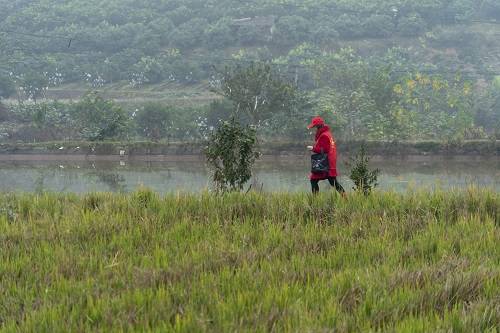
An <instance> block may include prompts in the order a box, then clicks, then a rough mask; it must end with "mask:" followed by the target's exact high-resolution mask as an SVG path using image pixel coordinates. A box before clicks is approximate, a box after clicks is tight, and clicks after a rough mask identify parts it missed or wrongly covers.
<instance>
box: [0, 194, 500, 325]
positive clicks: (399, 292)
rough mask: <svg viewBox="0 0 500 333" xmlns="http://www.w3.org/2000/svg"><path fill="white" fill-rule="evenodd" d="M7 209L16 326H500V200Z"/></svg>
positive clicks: (29, 205) (5, 205)
mask: <svg viewBox="0 0 500 333" xmlns="http://www.w3.org/2000/svg"><path fill="white" fill-rule="evenodd" d="M0 202H1V204H0V235H1V236H0V242H1V244H2V251H1V252H0V262H1V264H0V278H1V281H2V283H1V285H0V297H1V299H2V302H0V330H2V331H4V332H18V331H89V330H94V331H95V330H99V331H114V330H167V331H185V332H192V331H214V332H220V331H252V332H253V331H308V330H311V331H321V330H334V331H340V332H358V331H398V332H428V331H453V332H494V331H495V330H496V329H498V327H499V326H500V304H499V303H498V290H499V288H500V267H499V262H498V258H499V257H500V252H499V250H500V249H499V247H498V243H499V241H500V234H499V230H498V228H499V226H500V224H499V223H500V219H499V218H500V197H499V195H498V194H497V193H492V192H488V191H484V190H476V189H469V190H465V191H463V192H447V193H442V192H434V193H427V192H425V193H424V192H410V193H406V194H396V193H374V194H373V195H372V196H370V197H364V196H363V195H352V196H349V198H348V199H347V200H345V199H341V198H338V197H337V196H334V195H332V194H328V195H320V196H318V197H316V198H312V197H311V196H309V195H305V194H293V195H291V194H265V195H264V194H257V193H250V194H247V195H242V194H230V195H224V196H212V195H209V194H201V195H184V194H176V195H169V196H166V197H164V198H160V197H158V196H157V195H156V194H154V193H152V192H149V191H147V190H140V191H138V192H136V193H133V194H130V195H112V194H87V195H85V196H82V197H79V196H76V195H62V194H40V195H13V194H2V195H1V200H0Z"/></svg>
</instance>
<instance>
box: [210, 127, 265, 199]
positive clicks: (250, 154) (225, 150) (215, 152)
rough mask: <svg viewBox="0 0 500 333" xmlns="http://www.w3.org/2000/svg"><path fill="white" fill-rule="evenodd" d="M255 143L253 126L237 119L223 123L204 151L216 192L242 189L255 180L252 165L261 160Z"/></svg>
mask: <svg viewBox="0 0 500 333" xmlns="http://www.w3.org/2000/svg"><path fill="white" fill-rule="evenodd" d="M256 143H257V137H256V130H255V129H254V128H253V127H251V126H242V125H241V124H240V123H239V122H238V121H236V120H235V119H234V118H232V119H231V120H230V121H223V122H221V123H220V125H219V127H218V128H217V130H216V131H215V132H214V133H213V134H212V136H211V137H210V139H209V142H208V146H207V148H206V150H205V154H206V157H207V162H208V164H209V166H210V167H211V168H212V170H213V175H212V180H213V182H214V185H215V188H216V190H217V192H227V191H241V190H243V186H244V185H245V184H246V183H247V182H248V181H249V180H250V179H251V178H252V166H253V164H254V163H255V160H256V159H257V158H258V157H259V153H258V152H256V151H255V146H256Z"/></svg>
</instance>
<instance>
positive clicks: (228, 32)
mask: <svg viewBox="0 0 500 333" xmlns="http://www.w3.org/2000/svg"><path fill="white" fill-rule="evenodd" d="M0 13H1V14H0V98H17V100H18V101H21V102H24V103H25V102H26V100H29V101H34V102H40V100H41V99H44V97H46V96H50V91H51V89H55V88H57V89H68V88H67V87H69V84H73V85H78V86H79V87H80V89H82V90H83V91H85V90H88V89H92V90H93V89H103V87H108V86H113V84H115V83H117V82H118V83H119V84H120V85H121V86H122V87H123V86H125V87H126V86H129V87H128V88H127V90H133V89H138V88H141V89H142V88H144V87H145V86H146V87H151V89H152V90H155V91H162V89H164V87H165V85H168V84H177V85H193V84H196V85H197V86H199V87H202V89H204V90H205V91H209V90H214V91H217V92H219V93H220V94H221V95H222V96H224V97H225V98H227V99H229V100H230V101H233V102H234V99H235V98H236V99H240V100H241V102H242V103H237V104H235V105H233V106H234V107H236V108H238V107H241V108H243V109H245V110H244V112H245V113H247V115H246V116H247V118H248V119H247V121H248V122H252V123H253V124H254V125H258V127H259V135H264V136H267V137H273V136H274V137H281V138H288V139H290V138H292V139H295V140H296V139H304V138H305V137H306V135H305V134H304V127H303V125H304V123H306V122H307V120H308V119H309V118H310V117H311V116H313V115H316V114H319V113H321V114H322V115H324V116H325V117H326V118H328V119H329V121H330V123H332V124H334V125H335V127H336V128H335V131H336V136H337V137H338V138H339V139H341V140H342V139H343V140H361V139H365V140H366V139H368V140H391V141H392V140H441V141H457V140H470V139H487V138H492V139H495V138H498V137H499V134H500V112H499V108H498V105H499V104H498V100H499V98H500V89H499V85H498V82H497V81H498V75H499V73H496V72H495V70H494V69H495V68H498V65H499V64H500V59H499V58H498V52H496V48H498V47H500V45H499V43H498V38H497V33H496V32H497V30H498V28H499V27H500V26H499V25H498V20H499V19H500V9H499V5H498V4H497V1H494V0H485V1H474V0H447V1H443V0H435V1H425V2H419V3H415V2H414V1H409V0H397V1H388V0H376V1H370V2H367V1H365V2H359V1H353V0H349V1H345V0H334V1H307V0H294V1H286V2H283V1H277V0H266V1H264V0H262V1H252V2H250V3H242V2H234V1H229V0H218V1H213V2H210V3H207V2H206V1H201V0H191V1H178V0H155V1H117V0H106V1H102V0H92V1H90V2H87V3H86V5H85V6H82V4H81V3H79V2H78V1H75V0H70V1H66V2H65V3H64V4H62V3H60V2H57V1H56V2H50V1H49V2H47V1H40V0H37V1H15V2H12V3H2V4H0ZM27 18H29V19H27ZM26 22H28V23H26ZM395 45H397V47H394V46H395ZM461 71H463V72H461ZM235 72H236V73H235ZM236 74H239V75H236ZM233 79H234V80H236V81H237V82H238V81H239V82H243V83H245V84H244V85H240V86H239V87H240V88H244V89H243V90H241V89H240V90H238V89H235V90H231V91H229V90H227V87H228V85H227V83H228V84H229V86H231V85H232V86H233V87H235V88H237V87H238V84H236V85H235V82H232V81H231V80H233ZM255 83H257V84H255ZM73 87H74V86H73ZM82 87H83V88H82ZM247 88H249V90H245V89H247ZM299 91H300V93H298V92H299ZM235 95H239V96H235ZM244 95H246V96H244ZM255 97H256V98H257V100H254V99H252V98H255ZM306 97H307V98H306ZM243 99H246V101H243ZM154 102H155V106H154V107H153V106H151V105H145V104H147V103H143V104H142V105H139V106H138V107H137V111H141V112H136V110H135V109H130V110H127V111H129V116H130V118H133V117H132V115H133V114H134V112H136V113H135V114H136V115H138V116H139V117H138V118H137V121H136V120H134V119H132V120H131V121H130V124H129V125H130V127H128V130H127V133H126V137H128V138H136V137H137V136H138V137H139V138H137V139H149V140H153V141H162V140H165V141H169V140H170V139H173V138H178V137H182V136H184V139H186V140H196V139H200V138H206V137H207V133H209V132H210V127H216V125H217V124H218V122H219V120H229V118H228V117H227V112H226V111H227V108H226V107H227V105H228V104H227V102H228V101H222V102H221V103H220V104H217V103H215V104H213V105H212V106H211V107H210V110H209V111H207V108H209V106H208V105H205V106H203V107H202V108H203V110H198V109H196V110H194V109H192V108H190V109H185V108H180V107H179V106H178V105H176V104H175V102H170V103H167V104H168V105H159V104H158V103H157V101H154ZM219 102H220V101H219ZM255 102H257V103H255ZM44 103H47V102H43V103H41V104H44ZM225 103H226V104H225ZM49 104H50V102H49ZM59 106H61V105H60V104H59ZM253 108H255V110H253ZM4 118H5V117H4ZM23 119H25V120H26V117H24V118H23ZM179 119H183V120H184V121H182V126H181V127H180V126H179V125H178V124H179V121H178V120H179ZM14 120H15V119H14ZM156 120H158V122H157V123H156V124H153V126H151V125H152V122H154V121H156ZM172 124H176V125H175V126H174V125H172ZM19 125H20V124H19V122H15V121H10V122H7V123H6V122H5V120H4V121H0V138H4V139H9V140H25V141H29V140H31V141H32V140H34V139H35V140H48V139H49V140H56V139H60V138H57V137H54V135H51V134H49V135H47V133H39V135H34V137H29V135H28V137H26V136H25V135H24V133H32V132H30V131H28V130H27V129H26V127H25V125H26V124H25V123H23V124H22V126H19ZM30 126H31V124H30ZM30 126H27V127H30ZM35 127H36V126H35ZM12 132H15V133H12ZM9 133H10V134H9ZM16 133H17V134H16ZM53 133H57V132H53ZM183 133H188V134H186V135H184V134H183ZM98 136H99V135H98ZM115 136H116V135H115ZM76 139H78V136H76Z"/></svg>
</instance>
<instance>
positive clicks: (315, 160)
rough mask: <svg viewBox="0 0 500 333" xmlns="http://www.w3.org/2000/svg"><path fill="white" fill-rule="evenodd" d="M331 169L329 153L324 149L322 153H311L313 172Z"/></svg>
mask: <svg viewBox="0 0 500 333" xmlns="http://www.w3.org/2000/svg"><path fill="white" fill-rule="evenodd" d="M329 170H330V162H329V161H328V154H325V153H324V152H323V150H322V151H321V153H316V154H312V155H311V172H312V173H323V172H328V171H329Z"/></svg>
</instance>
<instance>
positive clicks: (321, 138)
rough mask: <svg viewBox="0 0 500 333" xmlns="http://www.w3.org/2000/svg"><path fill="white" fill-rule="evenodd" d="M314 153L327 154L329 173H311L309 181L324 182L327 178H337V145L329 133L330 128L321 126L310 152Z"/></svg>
mask: <svg viewBox="0 0 500 333" xmlns="http://www.w3.org/2000/svg"><path fill="white" fill-rule="evenodd" d="M312 151H313V152H314V153H317V154H320V153H322V152H323V153H326V154H328V162H329V164H330V171H328V172H320V173H311V180H324V179H328V178H329V177H337V176H338V173H337V144H336V143H335V139H334V138H333V135H332V133H331V132H330V127H328V126H323V127H321V128H320V129H318V131H317V132H316V144H315V145H314V147H313V150H312Z"/></svg>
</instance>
